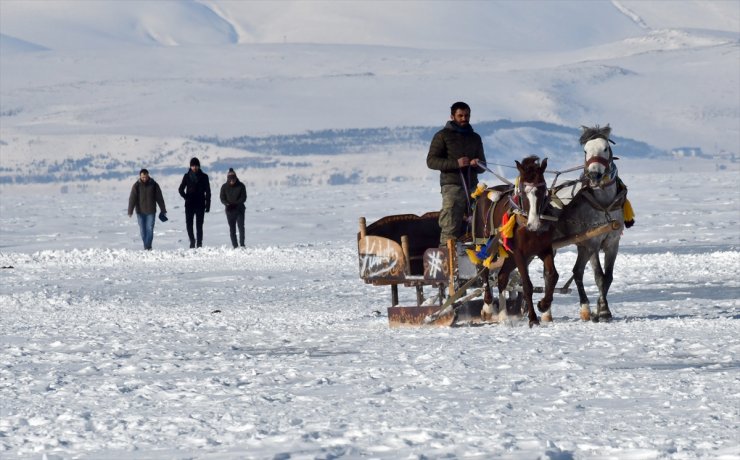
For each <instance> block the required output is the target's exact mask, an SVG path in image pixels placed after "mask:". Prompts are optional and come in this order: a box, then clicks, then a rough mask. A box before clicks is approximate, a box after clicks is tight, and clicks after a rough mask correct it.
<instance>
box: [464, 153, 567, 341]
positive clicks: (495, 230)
mask: <svg viewBox="0 0 740 460" xmlns="http://www.w3.org/2000/svg"><path fill="white" fill-rule="evenodd" d="M516 167H517V169H518V170H519V179H518V182H517V186H516V189H512V190H510V191H508V192H505V193H504V194H503V195H502V196H500V198H498V199H497V200H496V201H493V200H492V199H491V198H489V194H485V193H484V194H483V195H482V196H479V197H477V198H476V202H475V210H474V213H473V219H475V222H474V225H473V229H474V232H473V233H474V234H473V238H474V239H475V241H482V240H485V239H488V240H489V244H488V245H487V246H488V247H489V249H488V253H493V254H496V251H498V245H503V247H504V248H505V249H506V253H507V256H506V259H505V260H504V262H503V265H502V266H501V268H500V269H499V271H498V275H497V284H498V292H499V296H498V307H497V308H498V310H499V312H498V315H499V320H503V319H505V318H506V317H507V315H508V314H509V313H511V314H514V315H516V316H520V315H521V311H518V312H515V311H510V312H507V308H506V305H507V303H506V299H505V297H504V290H505V289H506V286H507V285H508V283H509V275H510V274H511V272H512V270H513V269H514V268H515V267H516V268H517V269H518V270H519V276H520V278H521V284H522V290H523V293H524V300H525V302H526V307H527V313H528V316H529V326H530V327H532V326H533V325H535V324H539V318H537V314H536V313H535V311H534V305H533V301H532V294H533V286H532V281H531V280H530V278H529V268H528V267H529V263H530V262H531V260H532V258H534V256H537V257H539V258H540V259H542V261H543V263H544V268H545V270H544V271H545V273H544V274H545V295H544V297H543V298H542V299H541V300H540V301H539V303H538V304H537V307H538V309H539V310H540V311H541V312H546V311H548V310H549V309H550V305H551V304H552V297H553V292H554V290H555V284H556V283H557V281H558V272H557V270H556V269H555V254H554V251H553V249H552V237H553V232H554V229H555V226H554V223H553V222H551V221H550V220H545V219H543V218H542V215H543V212H544V210H545V209H546V208H547V206H548V202H549V194H548V188H547V183H546V182H545V178H544V174H543V173H544V171H545V169H546V168H547V158H545V159H544V160H543V161H542V163H540V160H539V158H538V157H536V156H531V157H527V158H525V159H523V160H522V162H521V163H519V162H518V161H517V162H516ZM505 216H506V220H507V221H508V220H509V219H514V220H515V222H509V225H508V226H507V228H511V226H512V225H513V233H512V235H511V236H510V237H509V238H504V236H505V235H503V234H502V233H506V232H505V231H504V232H502V227H503V226H502V222H503V220H504V218H505ZM496 243H498V245H497V244H496ZM502 256H503V255H500V256H499V257H502ZM489 276H490V273H489V271H488V270H485V271H484V272H483V273H482V276H481V278H482V280H483V289H484V296H483V311H482V312H481V316H482V317H483V319H484V320H492V319H493V315H494V313H495V309H494V305H493V294H492V293H491V288H490V285H489Z"/></svg>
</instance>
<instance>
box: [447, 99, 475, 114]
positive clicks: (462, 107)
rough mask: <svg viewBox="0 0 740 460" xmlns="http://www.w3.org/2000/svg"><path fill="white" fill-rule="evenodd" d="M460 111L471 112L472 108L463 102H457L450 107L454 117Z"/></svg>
mask: <svg viewBox="0 0 740 460" xmlns="http://www.w3.org/2000/svg"><path fill="white" fill-rule="evenodd" d="M458 110H467V111H468V112H470V106H469V105H468V104H466V103H464V102H462V101H457V102H455V103H454V104H452V107H450V115H454V114H455V112H457V111H458Z"/></svg>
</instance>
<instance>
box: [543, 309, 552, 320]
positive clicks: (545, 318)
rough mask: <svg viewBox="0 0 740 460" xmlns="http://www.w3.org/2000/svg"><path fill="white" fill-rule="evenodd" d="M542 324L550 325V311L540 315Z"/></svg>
mask: <svg viewBox="0 0 740 460" xmlns="http://www.w3.org/2000/svg"><path fill="white" fill-rule="evenodd" d="M542 322H543V323H552V312H551V311H550V310H547V311H546V312H544V313H543V314H542Z"/></svg>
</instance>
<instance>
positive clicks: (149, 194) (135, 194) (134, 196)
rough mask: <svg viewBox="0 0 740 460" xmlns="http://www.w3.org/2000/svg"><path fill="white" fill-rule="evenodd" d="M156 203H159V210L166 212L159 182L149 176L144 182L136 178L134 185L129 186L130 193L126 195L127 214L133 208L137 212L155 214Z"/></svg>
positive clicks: (131, 211)
mask: <svg viewBox="0 0 740 460" xmlns="http://www.w3.org/2000/svg"><path fill="white" fill-rule="evenodd" d="M157 205H159V210H160V211H161V212H163V213H165V214H166V213H167V208H165V206H164V197H163V196H162V189H161V188H159V184H158V183H156V182H155V181H154V179H152V178H151V177H150V178H149V180H148V181H146V182H142V181H141V180H137V181H136V183H135V184H134V186H133V187H131V195H129V197H128V213H129V215H130V214H133V212H134V210H136V213H137V214H155V213H156V212H157Z"/></svg>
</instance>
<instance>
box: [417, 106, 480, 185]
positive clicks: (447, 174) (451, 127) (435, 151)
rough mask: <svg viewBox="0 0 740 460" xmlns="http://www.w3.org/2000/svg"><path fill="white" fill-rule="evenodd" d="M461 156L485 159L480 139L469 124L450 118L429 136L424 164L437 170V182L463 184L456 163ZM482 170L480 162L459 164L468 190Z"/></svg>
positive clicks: (441, 183) (474, 183)
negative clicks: (430, 137) (463, 125)
mask: <svg viewBox="0 0 740 460" xmlns="http://www.w3.org/2000/svg"><path fill="white" fill-rule="evenodd" d="M462 157H468V158H470V159H471V160H472V159H477V160H480V161H481V162H483V163H485V162H486V156H485V154H484V153H483V141H482V140H481V138H480V136H479V135H478V133H476V132H475V131H473V127H472V126H470V125H468V126H467V127H465V128H462V127H461V126H460V125H458V124H457V123H454V122H453V121H452V120H450V121H448V122H447V124H446V125H445V127H444V128H443V129H441V130H440V131H438V132H437V134H435V135H434V138H432V143H431V145H430V146H429V154H427V166H428V167H429V168H430V169H436V170H437V171H440V175H439V183H440V185H463V182H462V178H461V177H460V171H461V169H460V167H459V166H458V164H457V160H458V159H459V158H462ZM483 172H485V169H483V168H481V167H480V166H478V167H477V168H471V167H464V168H462V176H463V177H464V178H465V182H466V185H467V187H468V190H470V191H472V190H473V189H474V188H475V187H476V185H478V174H482V173H483Z"/></svg>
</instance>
